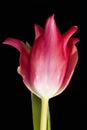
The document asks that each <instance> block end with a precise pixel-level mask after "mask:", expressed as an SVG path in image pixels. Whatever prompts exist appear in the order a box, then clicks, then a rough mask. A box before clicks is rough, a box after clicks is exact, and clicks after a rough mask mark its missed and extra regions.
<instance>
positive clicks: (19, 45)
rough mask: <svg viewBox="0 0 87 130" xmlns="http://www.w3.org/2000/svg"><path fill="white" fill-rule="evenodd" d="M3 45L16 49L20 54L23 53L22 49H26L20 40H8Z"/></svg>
mask: <svg viewBox="0 0 87 130" xmlns="http://www.w3.org/2000/svg"><path fill="white" fill-rule="evenodd" d="M3 44H8V45H11V46H13V47H15V48H16V49H17V50H18V51H19V52H21V50H22V48H26V45H25V44H24V43H23V42H22V41H21V40H19V39H15V38H7V39H6V40H4V42H3Z"/></svg>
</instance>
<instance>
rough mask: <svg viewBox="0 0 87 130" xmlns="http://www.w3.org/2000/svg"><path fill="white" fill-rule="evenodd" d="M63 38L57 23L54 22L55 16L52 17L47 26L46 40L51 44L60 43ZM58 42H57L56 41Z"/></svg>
mask: <svg viewBox="0 0 87 130" xmlns="http://www.w3.org/2000/svg"><path fill="white" fill-rule="evenodd" d="M60 38H61V34H60V31H59V29H58V27H57V26H56V22H55V20H54V15H52V16H50V17H49V18H48V19H47V21H46V25H45V39H46V40H47V41H48V42H49V44H50V42H51V43H54V46H55V42H59V41H60ZM56 40H57V41H56Z"/></svg>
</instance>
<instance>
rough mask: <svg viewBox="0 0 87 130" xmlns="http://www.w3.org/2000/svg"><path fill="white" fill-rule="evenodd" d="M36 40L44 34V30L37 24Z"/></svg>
mask: <svg viewBox="0 0 87 130" xmlns="http://www.w3.org/2000/svg"><path fill="white" fill-rule="evenodd" d="M34 27H35V40H36V39H37V38H38V37H39V36H40V35H41V34H42V33H43V31H44V30H43V28H42V27H41V26H39V25H37V24H35V26H34Z"/></svg>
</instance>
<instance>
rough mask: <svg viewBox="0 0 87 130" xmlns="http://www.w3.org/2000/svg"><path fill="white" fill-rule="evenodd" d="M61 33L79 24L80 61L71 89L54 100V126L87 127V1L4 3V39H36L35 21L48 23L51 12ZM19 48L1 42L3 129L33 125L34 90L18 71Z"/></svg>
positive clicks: (0, 13) (0, 12) (0, 36)
mask: <svg viewBox="0 0 87 130" xmlns="http://www.w3.org/2000/svg"><path fill="white" fill-rule="evenodd" d="M53 13H54V14H55V20H56V23H57V26H58V27H59V29H60V31H61V33H63V32H65V31H66V30H67V29H68V28H69V27H71V26H72V25H77V26H78V27H79V30H78V32H76V33H75V36H76V37H79V38H80V42H79V43H78V44H77V48H78V52H79V61H78V64H77V66H76V69H75V73H74V75H73V77H72V80H71V81H70V83H69V85H68V87H67V89H66V90H65V91H64V92H63V93H62V94H61V95H59V96H57V97H55V98H53V99H51V100H50V102H49V104H50V112H51V121H52V124H51V125H52V126H51V127H52V130H65V129H67V130H75V129H77V130H78V129H79V128H80V129H82V130H86V129H87V126H86V124H87V120H86V119H87V110H86V105H87V83H86V76H87V75H86V72H87V66H86V65H87V63H86V60H87V53H86V52H87V51H86V46H87V45H86V44H87V43H86V42H87V41H86V37H87V36H86V34H87V33H86V16H87V14H86V4H85V3H84V1H82V2H79V1H76V0H71V1H69V2H68V1H63V0H58V1H56V2H55V1H46V2H45V1H44V2H43V1H40V2H39V1H32V2H30V1H27V2H25V1H24V2H22V1H21V2H14V1H11V2H4V1H3V2H1V3H0V43H1V42H2V41H3V40H4V39H5V38H7V37H14V38H18V39H20V40H22V41H24V42H25V41H28V42H29V43H30V44H31V46H32V44H33V41H34V23H38V24H40V25H41V26H42V27H44V24H45V20H46V19H47V18H48V16H49V15H52V14H53ZM18 65H19V52H18V51H17V50H16V49H15V48H13V47H11V46H6V45H2V44H0V109H1V110H0V118H1V119H0V127H1V128H0V129H2V130H3V129H5V128H6V129H9V130H10V129H11V130H13V129H23V130H29V129H31V130H32V129H33V125H32V110H31V97H30V92H29V91H28V90H27V88H26V87H25V86H24V84H23V82H22V79H21V77H20V76H19V75H18V73H17V67H18Z"/></svg>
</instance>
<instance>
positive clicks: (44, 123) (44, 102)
mask: <svg viewBox="0 0 87 130" xmlns="http://www.w3.org/2000/svg"><path fill="white" fill-rule="evenodd" d="M47 111H48V99H46V98H42V104H41V119H40V130H46V129H47Z"/></svg>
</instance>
